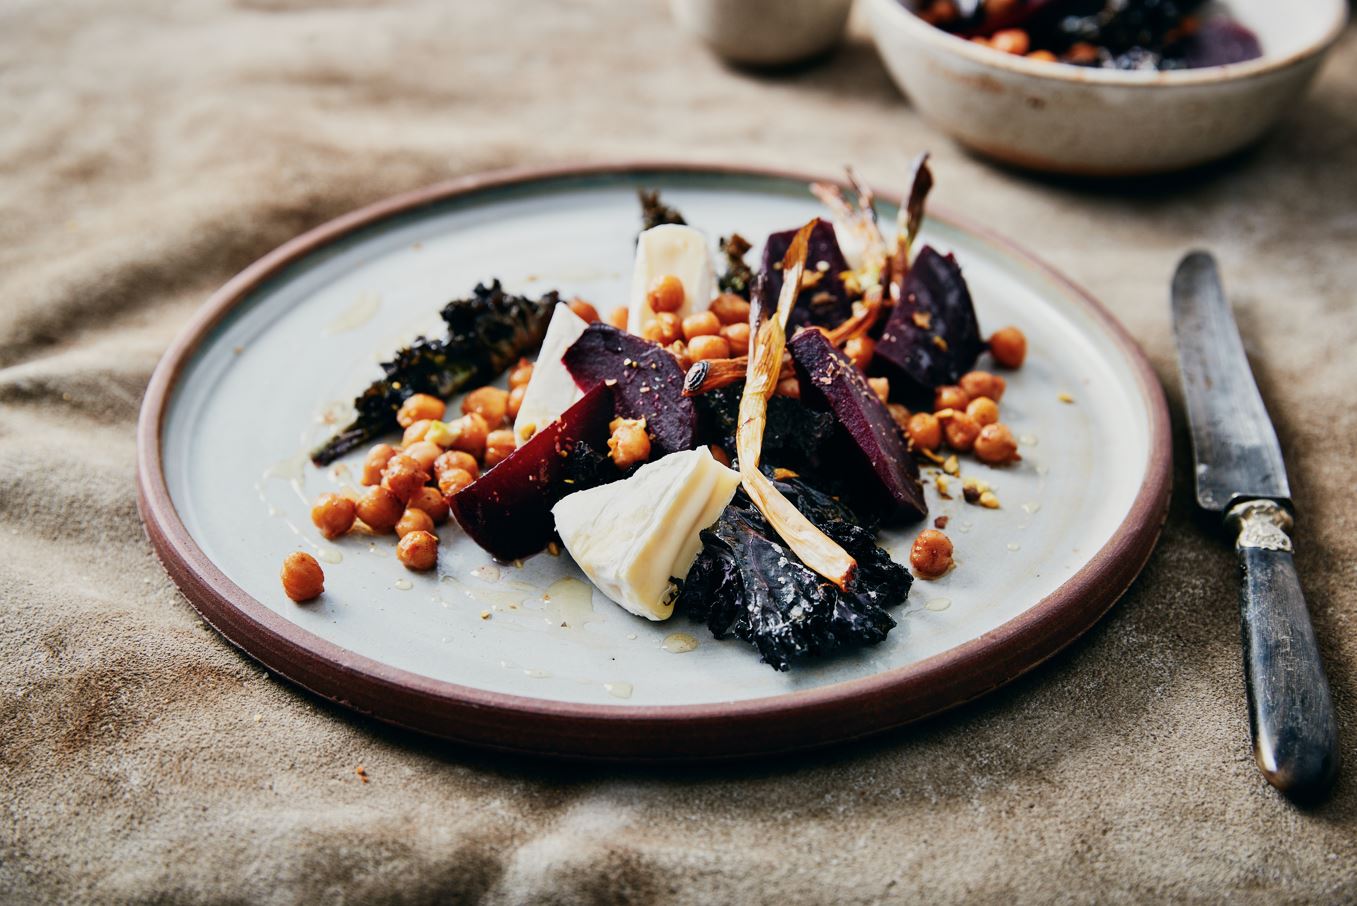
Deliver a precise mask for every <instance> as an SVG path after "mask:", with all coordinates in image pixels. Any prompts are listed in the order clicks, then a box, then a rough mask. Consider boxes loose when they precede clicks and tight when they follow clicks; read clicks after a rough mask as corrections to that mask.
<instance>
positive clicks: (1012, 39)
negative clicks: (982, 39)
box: [989, 28, 1032, 56]
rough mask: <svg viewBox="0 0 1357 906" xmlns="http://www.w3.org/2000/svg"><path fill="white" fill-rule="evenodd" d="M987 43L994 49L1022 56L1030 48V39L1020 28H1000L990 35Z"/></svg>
mask: <svg viewBox="0 0 1357 906" xmlns="http://www.w3.org/2000/svg"><path fill="white" fill-rule="evenodd" d="M989 44H990V47H993V48H994V49H995V50H1001V51H1003V52H1004V53H1012V54H1017V55H1018V56H1023V55H1024V54H1026V53H1027V51H1029V50H1031V49H1032V40H1031V39H1030V38H1029V37H1027V32H1025V31H1023V30H1022V29H1021V28H1001V29H999V30H998V31H996V32H995V33H994V34H993V35H991V36H990V39H989Z"/></svg>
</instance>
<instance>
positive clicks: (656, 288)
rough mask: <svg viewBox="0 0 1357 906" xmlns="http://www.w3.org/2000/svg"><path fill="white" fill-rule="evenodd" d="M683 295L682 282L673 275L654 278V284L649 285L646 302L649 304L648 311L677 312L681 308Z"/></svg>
mask: <svg viewBox="0 0 1357 906" xmlns="http://www.w3.org/2000/svg"><path fill="white" fill-rule="evenodd" d="M684 295H685V291H684V289H683V281H682V280H680V279H679V278H678V277H675V276H674V275H673V274H665V275H664V276H662V277H656V278H655V282H654V283H652V284H650V291H649V292H647V293H646V301H647V302H649V303H650V310H651V311H654V312H661V311H678V310H679V309H680V308H682V307H683V297H684Z"/></svg>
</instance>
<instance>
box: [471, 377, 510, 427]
mask: <svg viewBox="0 0 1357 906" xmlns="http://www.w3.org/2000/svg"><path fill="white" fill-rule="evenodd" d="M508 411H509V391H507V390H501V389H500V388H498V387H480V388H478V389H476V390H473V391H471V392H470V393H468V394H467V395H466V396H465V397H464V398H463V399H462V412H463V413H465V414H467V415H479V416H480V417H481V418H483V419H485V423H486V424H487V425H488V426H489V427H490V428H498V427H499V426H500V425H502V424H504V416H505V415H506V414H507V413H508Z"/></svg>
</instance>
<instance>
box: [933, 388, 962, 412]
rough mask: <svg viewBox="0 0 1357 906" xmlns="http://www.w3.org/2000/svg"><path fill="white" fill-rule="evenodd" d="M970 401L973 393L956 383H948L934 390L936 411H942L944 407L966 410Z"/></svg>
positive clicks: (959, 410) (934, 407)
mask: <svg viewBox="0 0 1357 906" xmlns="http://www.w3.org/2000/svg"><path fill="white" fill-rule="evenodd" d="M970 401H971V395H970V394H969V393H967V392H966V391H965V390H962V389H961V388H960V387H958V386H956V385H955V384H948V385H946V386H944V387H939V388H938V389H937V390H935V391H933V411H934V412H941V411H942V410H944V409H955V410H956V411H958V412H965V411H966V404H967V403H969V402H970Z"/></svg>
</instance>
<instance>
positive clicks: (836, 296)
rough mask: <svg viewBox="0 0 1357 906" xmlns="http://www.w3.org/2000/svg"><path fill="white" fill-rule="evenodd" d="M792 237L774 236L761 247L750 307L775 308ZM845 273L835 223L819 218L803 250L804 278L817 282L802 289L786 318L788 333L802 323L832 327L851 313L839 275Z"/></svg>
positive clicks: (850, 302)
mask: <svg viewBox="0 0 1357 906" xmlns="http://www.w3.org/2000/svg"><path fill="white" fill-rule="evenodd" d="M795 235H796V230H783V231H782V232H780V233H773V234H772V235H771V236H769V237H768V241H767V242H765V243H764V245H763V265H762V269H761V270H760V271H759V275H758V277H757V278H756V279H755V281H754V290H753V304H754V305H755V306H757V307H758V309H759V310H760V311H763V312H771V311H773V310H774V309H776V308H777V297H778V294H780V293H781V292H782V258H783V256H784V255H786V254H787V249H788V248H790V247H791V244H792V237H793V236H795ZM846 270H848V262H847V261H846V260H845V259H844V257H843V252H842V251H841V250H840V249H839V240H838V239H837V238H836V237H835V235H834V224H832V223H830V222H829V221H828V220H825V219H823V218H821V219H820V221H819V222H818V223H816V224H815V228H814V229H812V230H811V233H810V241H809V244H808V246H807V249H806V278H807V281H810V280H814V281H816V282H815V285H813V286H809V287H806V288H804V289H802V290H801V295H800V296H798V297H797V299H796V307H795V308H793V309H792V314H791V317H790V318H788V319H787V329H788V332H790V331H791V330H793V329H795V328H797V327H800V326H802V325H803V324H816V325H819V326H820V327H833V326H835V325H836V324H839V323H842V322H843V321H844V320H845V319H846V318H847V317H848V316H849V315H851V314H852V313H853V300H852V299H851V298H850V297H849V294H848V290H847V289H846V288H845V287H844V285H843V278H842V277H841V276H840V275H841V274H842V273H843V272H844V271H846ZM817 274H818V275H820V276H816V275H817Z"/></svg>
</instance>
